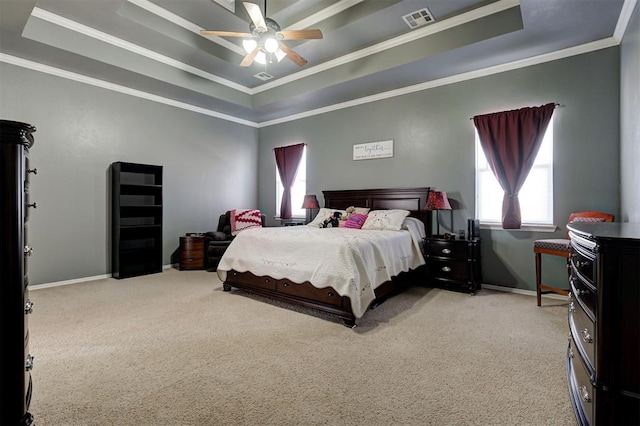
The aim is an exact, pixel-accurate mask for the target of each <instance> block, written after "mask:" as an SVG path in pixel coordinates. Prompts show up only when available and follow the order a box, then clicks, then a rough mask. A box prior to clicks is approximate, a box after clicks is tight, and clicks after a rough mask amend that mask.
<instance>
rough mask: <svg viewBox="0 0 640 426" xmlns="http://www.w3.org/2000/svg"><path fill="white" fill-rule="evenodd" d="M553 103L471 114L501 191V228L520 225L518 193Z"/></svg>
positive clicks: (536, 153) (551, 112)
mask: <svg viewBox="0 0 640 426" xmlns="http://www.w3.org/2000/svg"><path fill="white" fill-rule="evenodd" d="M554 109H555V104H553V103H550V104H546V105H543V106H540V107H531V108H522V109H518V110H513V111H504V112H496V113H493V114H485V115H477V116H475V117H473V124H475V126H476V129H478V135H479V136H480V144H481V145H482V149H483V151H484V154H485V155H486V157H487V161H488V162H489V166H490V167H491V170H492V171H493V174H494V175H495V176H496V178H497V179H498V182H499V183H500V186H502V189H503V190H504V198H503V199H502V227H503V228H504V229H519V228H520V225H521V224H522V217H521V214H520V201H519V199H518V192H519V191H520V188H522V185H523V184H524V181H525V180H526V179H527V175H528V174H529V171H530V170H531V166H533V163H534V161H535V159H536V156H537V155H538V150H539V149H540V145H541V144H542V139H543V138H544V133H545V131H546V130H547V126H548V125H549V120H551V115H552V114H553V110H554Z"/></svg>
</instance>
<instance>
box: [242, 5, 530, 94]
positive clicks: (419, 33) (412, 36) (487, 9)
mask: <svg viewBox="0 0 640 426" xmlns="http://www.w3.org/2000/svg"><path fill="white" fill-rule="evenodd" d="M519 5H520V0H499V1H497V2H495V3H491V4H489V5H486V6H483V7H479V8H477V9H473V10H470V11H469V12H465V13H462V14H460V15H456V16H454V17H451V18H449V19H445V20H444V21H436V22H434V23H433V24H430V25H427V26H426V27H422V28H419V29H416V30H413V31H411V32H409V33H405V34H402V35H400V36H398V37H394V38H392V39H389V40H385V41H383V42H380V43H377V44H374V45H372V46H369V47H365V48H364V49H360V50H358V51H355V52H352V53H349V54H347V55H343V56H341V57H339V58H336V59H333V60H330V61H327V62H323V63H321V64H319V65H316V66H314V67H311V68H307V69H305V70H303V71H299V72H297V73H295V74H290V75H288V76H286V77H282V78H279V79H277V80H275V81H272V82H269V83H266V84H263V85H261V86H258V87H256V88H254V89H253V92H254V93H260V92H264V91H266V90H270V89H273V88H275V87H278V86H282V85H283V84H288V83H291V82H293V81H296V80H299V79H301V78H305V77H309V76H311V75H314V74H317V73H320V72H323V71H326V70H329V69H331V68H335V67H339V66H341V65H345V64H348V63H349V62H352V61H355V60H358V59H362V58H366V57H367V56H371V55H375V54H376V53H380V52H383V51H385V50H388V49H391V48H394V47H397V46H400V45H403V44H405V43H409V42H411V41H414V40H418V39H420V38H424V37H427V36H430V35H433V34H436V33H439V32H441V31H445V30H448V29H450V28H454V27H457V26H460V25H463V24H466V23H468V22H472V21H475V20H477V19H480V18H484V17H486V16H490V15H493V14H495V13H499V12H502V11H503V10H507V9H511V8H512V7H516V6H519Z"/></svg>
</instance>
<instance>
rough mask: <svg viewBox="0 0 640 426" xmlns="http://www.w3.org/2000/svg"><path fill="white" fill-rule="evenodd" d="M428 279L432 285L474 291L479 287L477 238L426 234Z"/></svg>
mask: <svg viewBox="0 0 640 426" xmlns="http://www.w3.org/2000/svg"><path fill="white" fill-rule="evenodd" d="M424 250H425V255H426V256H425V260H426V262H427V279H428V281H429V283H430V284H431V285H435V286H440V287H445V288H457V289H461V290H466V291H468V292H469V293H471V294H474V293H475V291H476V290H479V289H480V286H481V282H482V270H481V267H480V239H479V238H475V239H472V240H445V239H444V238H435V237H432V238H426V239H425V244H424Z"/></svg>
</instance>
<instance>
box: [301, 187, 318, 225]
mask: <svg viewBox="0 0 640 426" xmlns="http://www.w3.org/2000/svg"><path fill="white" fill-rule="evenodd" d="M302 208H303V209H307V221H306V222H305V223H309V222H311V221H312V220H313V217H312V215H313V210H315V209H318V208H320V205H319V204H318V199H317V198H316V196H315V195H313V194H308V195H305V196H304V201H303V202H302Z"/></svg>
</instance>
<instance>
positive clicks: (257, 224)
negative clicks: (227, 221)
mask: <svg viewBox="0 0 640 426" xmlns="http://www.w3.org/2000/svg"><path fill="white" fill-rule="evenodd" d="M230 216H231V235H238V232H240V231H244V230H245V229H250V228H262V217H261V213H260V210H252V209H233V210H231V215H230Z"/></svg>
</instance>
